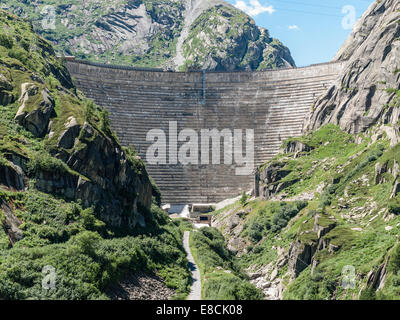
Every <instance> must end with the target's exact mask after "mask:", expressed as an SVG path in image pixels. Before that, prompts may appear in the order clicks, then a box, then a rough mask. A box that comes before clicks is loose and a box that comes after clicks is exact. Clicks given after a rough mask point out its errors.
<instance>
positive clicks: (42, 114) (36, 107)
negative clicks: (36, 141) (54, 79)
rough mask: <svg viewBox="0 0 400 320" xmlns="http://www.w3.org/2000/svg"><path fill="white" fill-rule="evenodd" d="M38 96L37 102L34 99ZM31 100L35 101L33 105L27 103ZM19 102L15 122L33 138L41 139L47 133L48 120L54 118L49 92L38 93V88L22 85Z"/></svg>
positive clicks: (44, 90)
mask: <svg viewBox="0 0 400 320" xmlns="http://www.w3.org/2000/svg"><path fill="white" fill-rule="evenodd" d="M38 95H39V100H40V101H39V102H38V101H36V100H37V99H35V98H36V96H38ZM32 100H35V101H34V103H29V102H31V101H32ZM19 102H20V103H22V104H21V106H20V108H19V109H18V111H17V114H16V115H15V120H16V121H17V122H18V123H19V124H20V125H22V126H23V127H25V129H26V130H28V131H30V132H31V133H32V134H33V135H34V136H35V137H43V136H44V135H45V134H46V133H47V131H48V126H49V122H50V118H51V117H54V116H55V112H54V107H55V102H54V99H53V98H52V97H51V96H50V92H49V90H47V89H46V88H45V89H42V90H41V92H39V87H38V86H36V85H34V84H32V83H23V84H22V85H21V97H20V99H19ZM28 104H29V105H28Z"/></svg>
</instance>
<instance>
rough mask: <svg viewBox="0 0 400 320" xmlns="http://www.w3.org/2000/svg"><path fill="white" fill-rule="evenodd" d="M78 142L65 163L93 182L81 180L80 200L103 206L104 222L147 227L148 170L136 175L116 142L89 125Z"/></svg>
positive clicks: (78, 186)
mask: <svg viewBox="0 0 400 320" xmlns="http://www.w3.org/2000/svg"><path fill="white" fill-rule="evenodd" d="M72 128H73V127H72ZM79 142H80V147H79V148H76V149H74V150H73V152H72V153H71V154H70V155H68V156H67V158H65V159H64V160H65V162H66V163H67V164H68V166H69V167H70V168H71V169H73V170H74V171H76V172H79V173H80V174H81V175H83V176H85V177H87V178H88V179H89V180H90V181H85V180H84V179H82V178H81V179H79V181H78V182H77V190H76V192H77V197H78V198H80V199H82V200H83V202H84V204H85V205H86V206H91V205H94V204H100V205H101V207H102V208H103V210H102V212H101V216H102V218H103V219H104V220H105V221H108V222H110V223H112V224H113V225H116V226H123V225H124V223H125V224H127V225H130V226H132V227H134V226H135V225H136V224H137V223H139V224H141V225H144V219H143V213H144V212H143V209H145V208H147V209H149V208H150V206H151V201H152V185H151V182H150V180H149V177H148V175H147V173H146V170H145V168H141V170H142V172H141V173H142V174H137V173H136V172H135V171H134V168H133V167H132V164H130V163H129V161H128V159H127V158H126V155H125V153H124V152H123V151H122V149H121V147H120V146H119V145H118V144H117V143H116V141H115V140H113V139H111V138H110V137H107V136H105V135H103V134H102V133H100V132H99V131H97V130H96V129H95V128H93V127H92V126H91V125H90V124H89V123H85V124H84V125H83V128H82V133H81V135H80V141H79ZM58 156H61V157H64V156H63V155H62V154H60V155H58ZM110 199H112V201H110ZM124 213H127V214H124Z"/></svg>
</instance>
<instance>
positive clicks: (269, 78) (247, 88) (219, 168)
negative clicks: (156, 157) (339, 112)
mask: <svg viewBox="0 0 400 320" xmlns="http://www.w3.org/2000/svg"><path fill="white" fill-rule="evenodd" d="M66 64H67V67H68V69H69V71H70V72H71V74H72V76H73V77H74V78H75V81H76V85H77V87H78V88H80V89H81V90H82V91H83V92H84V93H85V94H86V95H87V96H88V97H89V98H92V99H94V100H95V102H96V103H97V104H99V105H101V106H104V107H106V108H107V109H108V110H109V111H110V114H111V123H112V127H113V129H114V130H115V131H116V132H117V134H118V137H119V139H120V141H121V143H122V144H123V145H133V146H134V147H135V149H136V150H137V151H138V153H139V155H140V156H141V157H142V158H143V159H144V160H145V161H146V152H147V149H148V147H149V146H150V145H151V144H152V142H147V141H146V134H147V133H148V131H149V130H151V129H162V130H164V132H165V133H166V135H167V139H168V132H169V122H170V121H177V124H178V132H179V131H181V130H182V129H185V128H189V129H194V130H196V131H197V132H198V133H199V134H200V130H201V129H214V128H215V129H218V130H222V129H225V128H228V129H230V130H232V132H233V131H234V129H243V130H244V132H245V130H246V129H254V144H255V165H256V166H257V165H260V164H262V163H264V162H266V161H267V160H268V159H270V158H271V157H273V156H274V155H276V153H277V152H278V150H279V147H280V146H281V143H282V141H283V140H285V139H286V138H288V137H290V136H298V135H300V134H301V132H302V126H303V122H304V119H305V117H306V116H307V115H308V114H309V112H310V110H311V108H312V106H313V103H314V102H315V100H316V99H317V98H318V97H319V96H320V95H321V94H322V93H323V92H324V91H325V90H326V89H327V88H328V87H329V86H330V84H331V83H332V82H333V81H334V80H335V78H336V77H337V75H338V74H339V72H340V70H341V68H342V65H343V63H341V62H336V63H327V64H321V65H313V66H310V67H305V68H297V69H281V70H275V71H274V70H271V71H262V72H207V73H203V72H162V71H159V70H144V69H134V68H127V67H116V66H115V67H114V66H103V65H96V64H91V63H83V62H81V61H67V62H66ZM167 141H168V140H167ZM199 141H200V139H199ZM181 144H183V143H180V145H181ZM222 145H223V144H222ZM244 147H245V146H244ZM221 149H222V150H221V154H223V148H221ZM167 151H168V149H167ZM244 151H245V149H244ZM210 158H211V156H210ZM223 159H224V158H223V156H222V155H221V160H222V161H221V162H222V164H220V165H204V164H203V165H202V164H199V165H181V164H178V165H168V164H166V165H151V164H147V168H148V171H149V173H150V175H151V176H152V177H153V179H154V180H155V181H156V183H157V185H158V186H159V188H160V190H161V192H162V195H163V202H164V203H172V204H184V203H214V202H217V201H220V200H223V199H226V198H228V197H232V196H237V195H239V194H240V193H241V192H242V191H248V190H250V189H251V188H252V184H253V174H249V175H247V176H238V175H236V173H235V167H236V166H235V165H234V164H233V165H224V164H223V163H224V162H223ZM167 160H168V157H167Z"/></svg>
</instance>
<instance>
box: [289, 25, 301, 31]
mask: <svg viewBox="0 0 400 320" xmlns="http://www.w3.org/2000/svg"><path fill="white" fill-rule="evenodd" d="M288 29H289V30H300V28H299V26H296V25H295V24H294V25H291V26H289V27H288Z"/></svg>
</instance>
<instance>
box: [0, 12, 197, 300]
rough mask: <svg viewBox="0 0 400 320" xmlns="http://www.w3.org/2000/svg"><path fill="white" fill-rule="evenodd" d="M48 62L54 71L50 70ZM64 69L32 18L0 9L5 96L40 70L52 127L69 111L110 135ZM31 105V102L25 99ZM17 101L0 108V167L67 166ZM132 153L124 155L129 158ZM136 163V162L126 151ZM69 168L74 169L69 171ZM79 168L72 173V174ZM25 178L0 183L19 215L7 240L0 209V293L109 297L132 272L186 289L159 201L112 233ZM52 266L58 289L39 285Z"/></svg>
mask: <svg viewBox="0 0 400 320" xmlns="http://www.w3.org/2000/svg"><path fill="white" fill-rule="evenodd" d="M52 68H53V69H52ZM62 71H63V66H62V64H61V62H60V61H58V60H57V59H56V58H55V55H54V52H53V50H52V47H51V45H50V44H49V43H48V42H47V41H45V40H43V39H42V38H40V37H39V36H37V35H36V34H35V33H34V32H33V31H32V30H31V27H30V26H29V24H27V23H24V22H22V21H20V20H19V19H17V18H16V17H14V16H11V15H9V14H7V13H6V12H4V11H0V73H1V74H2V75H4V76H5V77H6V78H7V80H9V81H10V83H11V84H12V85H13V89H12V91H11V92H10V94H13V95H14V96H15V97H17V98H18V97H19V95H20V93H21V92H20V90H21V89H20V88H21V83H24V82H28V81H29V82H34V81H33V80H32V76H33V75H35V76H39V77H40V78H42V79H43V80H44V83H43V84H41V83H37V84H38V85H40V86H42V87H46V88H47V89H49V91H50V94H51V95H52V96H53V97H54V99H55V101H56V113H57V117H56V118H54V119H53V120H54V121H55V123H54V128H60V130H61V128H62V124H63V123H65V121H66V119H67V118H68V117H69V116H71V115H73V116H74V117H76V119H77V120H78V122H79V123H80V124H82V123H83V122H84V121H90V123H91V124H92V125H93V126H94V127H95V128H96V129H97V130H99V131H100V132H102V133H103V134H105V135H111V131H110V128H109V126H108V121H107V116H106V114H105V113H104V111H103V110H101V109H99V108H98V107H96V106H94V105H93V103H92V102H90V101H88V100H87V99H85V98H84V97H83V96H82V95H81V94H80V93H79V92H78V93H75V90H74V88H66V87H64V86H63V84H62V83H61V82H60V80H59V79H58V75H59V72H62ZM29 102H30V103H31V104H32V107H35V100H32V101H31V100H29ZM18 107H19V102H17V101H16V102H14V103H12V104H9V105H6V106H0V110H1V113H2V116H1V118H0V165H1V164H3V165H7V164H8V162H7V161H6V157H7V155H10V154H13V153H14V154H18V155H20V156H23V157H25V158H28V159H29V162H28V167H30V168H32V169H35V168H37V167H38V166H39V167H45V168H47V169H51V170H58V171H60V170H61V172H63V170H65V171H71V169H69V168H68V167H67V166H66V165H65V164H64V163H63V162H61V160H58V159H56V158H53V157H52V156H51V155H50V153H49V151H50V150H52V149H53V148H55V142H56V141H57V139H56V138H57V137H58V136H59V134H60V132H57V130H56V133H55V136H54V137H55V138H53V139H48V137H45V138H43V139H38V138H34V137H33V136H32V134H31V133H29V132H27V131H26V130H25V129H24V128H23V127H21V126H19V125H17V124H16V123H15V122H14V120H13V118H14V116H15V113H16V111H17V109H18ZM128 158H129V156H128ZM129 159H130V161H131V162H132V165H133V166H138V167H140V166H141V164H139V163H136V162H137V161H136V160H135V159H134V157H133V156H132V155H131V157H130V158H129ZM73 174H74V173H73ZM75 174H77V173H75ZM34 186H35V179H34V176H30V181H29V190H28V191H24V192H15V191H10V190H5V189H1V188H0V201H3V202H5V203H7V204H8V205H9V206H10V207H11V208H12V209H13V211H14V214H15V215H16V216H17V217H18V218H19V219H20V220H21V221H22V225H21V226H20V229H21V230H22V231H23V233H24V238H23V239H22V240H20V241H18V242H16V243H15V245H13V246H12V245H11V244H10V242H9V241H8V237H7V234H6V230H5V229H4V228H5V226H4V221H5V216H4V212H2V211H1V210H0V222H1V226H2V228H0V298H2V299H106V298H107V297H106V295H105V291H106V289H107V287H108V286H109V285H110V284H112V283H114V282H116V281H118V280H120V279H121V278H123V277H124V276H125V275H126V274H129V273H132V272H135V271H136V270H141V271H146V272H148V273H152V272H156V273H158V274H159V275H160V276H161V277H162V278H164V279H165V280H166V283H167V285H168V286H170V287H171V288H175V289H177V296H176V298H183V297H184V296H185V295H186V294H187V293H188V289H189V279H190V277H189V270H188V267H187V260H186V257H185V253H184V250H183V247H182V243H181V242H182V241H181V238H182V232H181V231H180V230H179V228H178V227H177V226H176V225H175V224H174V223H172V222H171V221H170V220H169V218H168V217H167V216H166V215H165V214H164V213H163V211H162V210H161V209H159V208H158V207H157V206H155V205H154V206H153V207H152V210H151V212H149V213H148V217H149V218H148V221H147V228H146V229H137V230H134V231H131V232H130V233H128V234H124V235H120V236H118V237H117V236H116V235H115V233H114V230H113V229H109V228H108V227H107V226H106V224H105V223H104V222H103V221H101V220H99V219H97V218H96V212H94V211H93V209H91V208H87V209H84V208H82V205H81V203H80V202H74V201H67V200H65V199H63V198H60V197H56V196H54V195H52V194H45V193H41V192H39V191H37V190H36V189H35V187H34ZM48 265H50V266H52V267H54V268H55V271H56V273H57V278H56V289H52V290H49V291H46V290H42V279H43V275H42V269H43V267H45V266H48Z"/></svg>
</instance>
